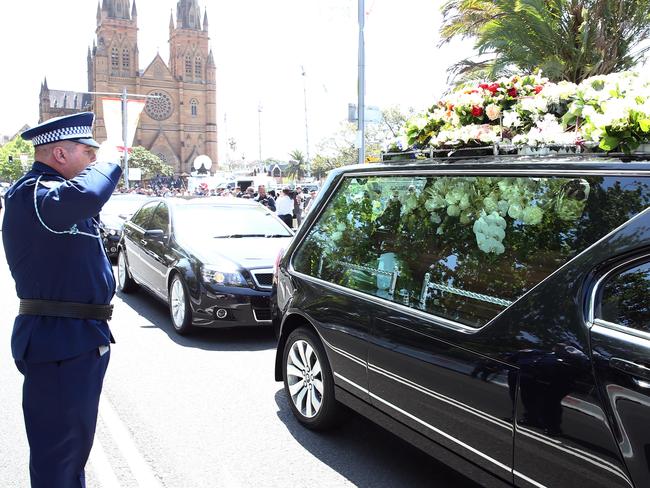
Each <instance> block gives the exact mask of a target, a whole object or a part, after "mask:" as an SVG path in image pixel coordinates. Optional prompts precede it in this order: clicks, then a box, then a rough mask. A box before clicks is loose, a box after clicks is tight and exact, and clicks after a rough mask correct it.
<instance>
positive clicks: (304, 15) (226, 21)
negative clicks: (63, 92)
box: [0, 0, 472, 160]
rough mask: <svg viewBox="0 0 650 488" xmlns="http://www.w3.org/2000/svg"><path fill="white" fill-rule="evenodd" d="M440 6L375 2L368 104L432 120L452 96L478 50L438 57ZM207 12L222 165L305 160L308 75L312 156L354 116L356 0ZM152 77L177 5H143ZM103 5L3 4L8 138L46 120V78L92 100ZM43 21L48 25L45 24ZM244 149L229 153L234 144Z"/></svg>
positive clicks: (206, 3)
mask: <svg viewBox="0 0 650 488" xmlns="http://www.w3.org/2000/svg"><path fill="white" fill-rule="evenodd" d="M441 3H442V2H441V1H436V0H399V1H397V0H366V12H367V20H366V93H367V98H366V103H367V104H369V105H377V106H379V107H387V106H390V105H401V106H402V107H405V108H406V107H409V106H412V107H415V108H416V109H424V108H426V107H427V106H429V105H430V104H431V103H433V102H434V101H435V100H436V99H437V98H438V97H439V96H440V94H441V93H442V92H443V91H444V90H445V88H446V79H447V73H446V69H447V67H448V66H449V65H451V64H453V63H454V62H456V61H457V60H459V59H461V58H462V57H465V56H467V55H470V54H471V52H472V51H471V46H470V45H469V44H468V43H464V44H463V43H457V44H455V45H451V46H446V47H444V48H443V49H438V48H437V42H438V27H439V23H440V13H439V8H440V5H441ZM199 4H200V5H201V7H202V8H207V12H208V17H209V25H210V38H211V46H212V49H213V51H214V55H215V61H216V64H217V103H218V108H217V110H218V120H217V123H218V125H219V143H220V149H219V152H220V155H219V157H220V159H222V160H223V159H224V158H226V157H231V158H236V159H241V157H242V155H243V156H245V157H246V159H257V157H258V154H259V147H258V139H259V136H258V106H260V105H261V107H262V112H261V134H262V138H261V139H262V144H261V145H262V157H263V158H268V157H274V158H278V159H284V158H286V157H287V153H289V152H290V151H292V150H294V149H300V150H302V151H303V152H304V149H305V109H304V91H303V76H302V70H301V66H304V69H305V71H306V73H307V76H306V78H305V81H306V87H307V106H308V112H307V113H308V127H309V143H310V144H309V145H310V154H311V155H312V156H313V155H314V154H315V153H316V151H317V146H318V142H319V141H320V140H322V139H323V138H326V137H327V136H329V135H331V134H332V133H334V132H335V131H336V130H337V129H338V126H339V124H340V122H341V121H343V120H345V118H346V117H347V104H348V103H356V97H357V81H356V80H357V38H358V30H357V25H358V24H357V2H356V1H355V0H274V1H269V0H199ZM137 8H138V25H139V48H140V63H141V66H140V68H145V67H146V65H148V64H149V62H150V61H151V60H152V59H153V57H154V56H155V54H156V51H159V52H160V54H161V56H162V57H163V59H164V60H167V59H168V44H167V40H168V34H169V31H168V25H169V15H170V11H171V10H172V9H173V11H174V12H175V11H176V0H137ZM96 10H97V2H96V1H95V0H59V1H57V2H53V1H43V0H21V1H20V2H13V1H11V2H2V6H1V7H0V46H2V61H3V66H4V68H5V69H4V70H3V75H2V77H1V78H0V97H1V98H2V100H1V107H2V110H1V111H0V134H7V135H8V134H12V133H13V132H15V131H16V130H18V129H19V128H20V127H21V126H22V125H23V124H24V123H28V124H35V123H36V121H37V119H38V93H39V89H40V84H41V82H42V80H43V77H44V76H47V80H48V85H49V87H50V88H52V89H67V90H79V91H83V90H86V89H87V81H86V79H87V78H86V54H87V48H88V46H89V45H90V44H92V41H93V39H94V30H95V14H96ZM36 13H37V14H36ZM224 119H226V120H227V122H226V123H224ZM226 137H228V138H234V139H235V140H236V141H237V151H236V153H235V154H227V151H226V149H227V145H226V144H225V138H226Z"/></svg>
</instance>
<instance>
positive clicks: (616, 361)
mask: <svg viewBox="0 0 650 488" xmlns="http://www.w3.org/2000/svg"><path fill="white" fill-rule="evenodd" d="M609 365H610V366H611V367H612V368H615V369H618V370H620V371H623V372H624V373H627V374H631V375H633V376H639V377H641V378H643V379H645V380H648V381H650V368H648V367H646V366H643V365H642V364H637V363H633V362H632V361H627V360H625V359H620V358H612V359H610V360H609Z"/></svg>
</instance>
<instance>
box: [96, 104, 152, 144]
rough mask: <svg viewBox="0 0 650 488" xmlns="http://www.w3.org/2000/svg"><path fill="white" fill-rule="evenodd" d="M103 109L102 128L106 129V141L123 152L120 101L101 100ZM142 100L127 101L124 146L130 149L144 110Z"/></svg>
mask: <svg viewBox="0 0 650 488" xmlns="http://www.w3.org/2000/svg"><path fill="white" fill-rule="evenodd" d="M101 100H102V107H103V109H104V126H105V127H106V140H107V141H108V142H109V143H110V144H111V145H112V146H115V147H117V148H118V149H119V150H121V151H123V150H124V140H123V138H122V100H121V99H119V98H102V99H101ZM144 105H145V101H144V100H127V101H126V108H127V121H126V144H127V147H131V145H132V144H133V139H134V138H135V131H136V130H137V128H138V121H139V120H140V114H141V113H142V110H143V109H144Z"/></svg>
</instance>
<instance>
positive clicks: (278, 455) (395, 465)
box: [0, 246, 475, 488]
mask: <svg viewBox="0 0 650 488" xmlns="http://www.w3.org/2000/svg"><path fill="white" fill-rule="evenodd" d="M113 303H114V304H115V313H114V319H113V321H112V322H111V328H112V330H113V333H114V335H115V337H116V339H117V344H116V345H115V346H114V347H113V348H112V351H111V362H110V365H109V368H108V372H107V376H106V381H105V386H104V393H103V395H102V403H101V405H100V419H99V422H98V426H97V435H96V438H95V446H94V447H93V451H92V453H91V457H90V460H89V463H88V465H87V470H86V473H87V474H86V476H87V484H88V487H89V488H99V487H101V488H116V487H141V488H158V487H168V488H172V487H177V488H206V487H252V486H255V487H287V486H290V487H306V486H311V487H339V486H368V487H370V486H372V487H418V486H423V487H424V486H426V487H454V488H464V487H468V488H469V487H475V485H474V484H473V483H471V482H470V481H469V480H467V479H466V478H463V477H462V476H460V475H458V474H457V473H455V472H453V471H451V470H449V469H447V468H446V467H444V466H443V465H441V464H439V463H437V462H436V461H435V460H433V459H431V458H429V457H428V456H426V455H425V454H423V453H422V452H420V451H419V450H417V449H415V448H413V447H411V446H410V445H408V444H407V443H405V442H403V441H401V440H400V439H398V438H396V437H394V436H393V435H392V434H390V433H388V432H386V431H384V430H383V429H382V428H380V427H378V426H376V425H374V424H373V423H371V422H370V421H368V420H366V419H364V418H362V417H360V416H358V415H356V414H354V413H352V412H350V413H349V414H348V415H347V416H346V417H347V418H346V420H345V422H344V424H343V425H342V426H341V427H340V428H338V429H336V430H334V431H332V432H328V433H313V432H310V431H308V430H306V429H304V428H302V427H301V426H300V425H299V424H298V423H297V422H296V421H295V420H294V418H293V416H292V414H291V411H290V409H289V405H288V403H287V399H286V397H285V395H284V392H283V390H282V385H281V384H280V383H276V382H275V381H274V380H273V362H274V355H275V340H274V337H273V334H272V332H271V330H268V329H240V330H221V331H219V330H199V331H198V332H197V333H196V334H194V335H192V336H190V337H187V338H184V337H180V336H178V335H176V334H175V333H174V332H173V330H172V328H171V325H170V322H169V319H168V314H167V308H166V306H165V305H163V304H161V303H160V302H158V301H156V300H155V299H153V298H150V297H149V296H148V295H147V294H145V293H144V292H142V291H138V292H136V293H135V294H133V295H128V296H127V295H124V296H119V295H118V296H116V297H115V299H114V302H113ZM17 308H18V306H17V300H16V298H15V292H14V285H13V280H12V279H11V277H10V275H9V271H8V269H7V266H6V263H5V259H4V254H3V252H2V246H0V310H1V311H2V315H1V317H2V325H1V326H0V411H1V412H2V416H1V417H0V486H1V487H3V488H13V487H21V488H22V487H27V486H29V479H28V458H29V452H28V448H27V441H26V437H25V434H24V430H23V421H22V411H21V407H20V403H21V398H20V397H21V381H22V377H21V376H20V374H19V373H18V371H17V370H16V369H15V367H14V364H13V360H12V359H11V351H10V347H9V343H10V342H9V341H10V335H11V329H12V326H13V317H14V315H15V313H16V310H17Z"/></svg>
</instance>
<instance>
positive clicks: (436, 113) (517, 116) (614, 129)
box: [387, 71, 650, 153]
mask: <svg viewBox="0 0 650 488" xmlns="http://www.w3.org/2000/svg"><path fill="white" fill-rule="evenodd" d="M645 143H650V79H649V78H647V77H642V76H641V75H640V74H639V73H636V72H631V71H625V72H620V73H612V74H609V75H603V76H593V77H590V78H587V79H585V80H584V81H583V82H581V83H580V84H579V85H576V84H574V83H571V82H568V81H561V82H559V83H552V82H549V81H548V79H546V78H543V77H542V76H540V75H528V76H514V77H512V78H501V79H499V80H497V81H494V82H479V83H472V84H465V85H462V86H460V87H459V88H457V89H455V90H453V91H452V92H451V93H449V94H448V95H446V96H445V97H443V98H442V99H441V100H440V101H438V102H437V103H436V104H434V105H433V106H432V107H431V108H429V109H428V110H427V111H426V112H425V113H423V114H420V115H418V116H416V117H414V118H413V119H411V120H410V121H409V122H408V123H407V124H406V127H405V129H404V132H403V134H402V136H400V137H399V138H398V139H397V140H395V141H394V142H393V143H391V145H390V147H389V148H387V151H388V152H396V151H405V150H410V149H425V148H427V147H431V148H434V149H455V148H460V147H481V146H493V145H495V144H499V145H511V146H514V147H518V148H521V147H526V146H528V147H543V146H552V145H560V146H576V147H581V148H585V147H586V148H590V149H594V150H602V151H607V152H611V151H622V152H625V153H630V152H632V151H634V150H635V149H637V148H638V147H639V145H641V144H645Z"/></svg>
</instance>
